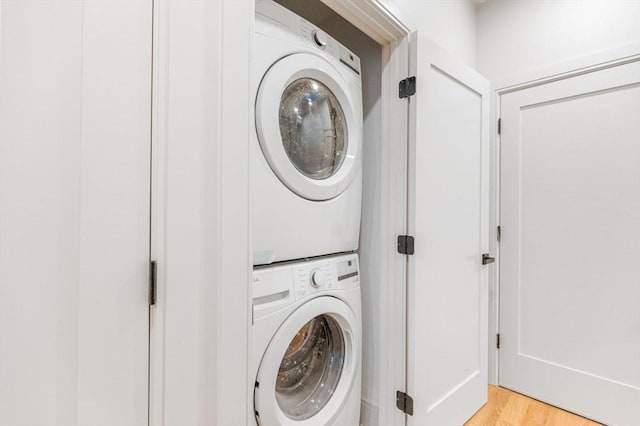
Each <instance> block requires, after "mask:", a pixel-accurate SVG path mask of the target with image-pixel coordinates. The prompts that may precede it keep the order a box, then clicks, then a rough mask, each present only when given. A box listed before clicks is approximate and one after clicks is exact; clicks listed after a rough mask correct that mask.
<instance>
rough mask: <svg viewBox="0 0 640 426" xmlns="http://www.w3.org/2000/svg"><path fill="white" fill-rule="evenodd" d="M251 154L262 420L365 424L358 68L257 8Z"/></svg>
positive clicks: (299, 25)
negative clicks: (362, 413) (362, 407)
mask: <svg viewBox="0 0 640 426" xmlns="http://www.w3.org/2000/svg"><path fill="white" fill-rule="evenodd" d="M253 58H254V63H253V88H254V89H255V93H256V98H255V123H256V133H255V135H254V137H253V139H254V140H253V141H252V144H251V152H252V169H251V173H252V178H251V183H252V188H251V193H252V200H251V201H252V218H251V220H252V246H253V262H254V271H253V284H252V285H253V364H252V365H253V368H254V370H253V374H254V375H255V389H254V413H252V414H253V416H254V417H255V420H256V423H257V424H259V425H269V426H270V425H300V426H302V425H345V426H355V425H357V424H358V422H359V417H360V392H361V390H360V387H361V348H362V315H361V306H360V274H359V269H358V255H357V254H356V253H355V252H354V251H355V250H356V249H357V248H358V240H359V234H360V209H361V198H362V166H361V163H362V159H361V157H362V92H361V78H360V60H359V58H358V57H357V56H356V55H354V54H353V53H352V52H350V51H349V50H347V49H346V48H345V47H344V46H342V45H341V44H339V43H338V42H337V41H336V40H334V39H333V38H331V37H330V36H328V35H327V34H326V33H324V32H323V31H322V30H320V29H319V28H317V27H315V26H314V25H312V24H311V23H309V22H308V21H306V20H304V19H302V18H301V17H299V16H297V15H296V14H294V13H293V12H291V11H289V10H287V9H285V8H284V7H282V6H280V5H279V4H277V3H275V2H273V1H272V0H256V24H255V33H254V55H253Z"/></svg>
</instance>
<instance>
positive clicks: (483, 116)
mask: <svg viewBox="0 0 640 426" xmlns="http://www.w3.org/2000/svg"><path fill="white" fill-rule="evenodd" d="M410 45H411V57H410V58H411V59H410V67H411V69H412V75H415V76H416V77H417V92H416V94H415V96H413V97H411V98H410V101H409V102H410V108H409V109H410V143H409V146H410V154H409V182H410V184H409V232H410V234H412V235H414V236H415V254H414V255H413V256H408V259H409V260H408V268H409V274H408V277H409V278H408V283H409V284H408V294H407V301H408V303H407V309H408V339H407V340H408V357H407V358H408V360H407V361H408V364H407V366H408V370H407V388H408V393H409V395H410V396H411V397H413V410H414V413H413V416H408V417H407V423H408V424H409V425H416V426H418V425H419V426H425V425H438V426H442V425H461V424H463V423H464V422H465V421H466V420H467V419H468V418H470V417H471V416H472V415H473V414H474V413H475V412H476V411H477V410H478V409H479V408H480V407H481V406H482V405H483V404H484V403H485V402H486V398H487V311H488V307H487V306H488V305H487V304H488V295H487V279H488V266H485V265H483V264H482V254H483V253H487V252H488V206H489V202H488V201H489V198H488V197H489V191H488V188H489V186H488V183H489V182H488V170H489V169H488V166H489V162H488V161H489V120H488V118H489V83H488V81H487V80H485V79H484V78H483V77H481V76H480V75H479V74H477V73H476V72H475V71H474V70H472V69H471V68H469V67H467V66H465V65H463V64H461V63H459V62H457V61H455V60H454V59H452V58H451V57H449V56H448V55H447V54H446V52H444V51H443V50H442V49H441V48H439V47H437V46H435V45H434V44H432V43H430V42H429V41H428V40H426V39H424V38H422V37H420V36H418V35H416V34H415V33H414V34H413V35H412V39H411V42H410Z"/></svg>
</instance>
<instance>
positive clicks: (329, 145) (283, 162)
mask: <svg viewBox="0 0 640 426" xmlns="http://www.w3.org/2000/svg"><path fill="white" fill-rule="evenodd" d="M348 93H349V89H348V88H347V84H346V83H345V82H344V79H343V77H342V75H341V74H340V72H339V71H338V70H337V69H335V68H334V67H333V65H331V64H330V63H329V62H328V61H327V60H325V59H323V58H321V57H319V56H316V55H314V54H311V53H296V54H293V55H289V56H285V57H284V58H282V59H280V60H279V61H278V62H276V63H275V64H274V65H273V66H271V68H269V70H268V71H267V73H266V74H265V76H264V77H263V79H262V82H261V83H260V87H259V89H258V96H257V99H256V130H257V132H258V140H259V142H260V147H261V148H262V152H263V154H264V156H265V158H266V159H267V162H268V163H269V166H270V167H271V169H272V170H273V171H274V173H275V174H276V175H277V176H278V178H279V179H280V180H281V181H282V183H284V184H285V185H286V186H287V187H288V188H289V189H290V190H291V191H293V192H295V193H296V194H298V195H299V196H301V197H303V198H306V199H309V200H316V201H321V200H328V199H331V198H334V197H336V196H338V195H340V194H341V193H342V192H343V191H344V190H345V189H347V187H348V186H349V184H350V183H351V181H352V180H353V178H354V177H355V176H356V173H357V172H358V170H359V168H360V159H359V153H360V143H361V119H360V120H358V118H357V117H358V115H357V113H356V110H355V108H354V105H353V103H352V102H351V101H350V99H349V96H347V94H348Z"/></svg>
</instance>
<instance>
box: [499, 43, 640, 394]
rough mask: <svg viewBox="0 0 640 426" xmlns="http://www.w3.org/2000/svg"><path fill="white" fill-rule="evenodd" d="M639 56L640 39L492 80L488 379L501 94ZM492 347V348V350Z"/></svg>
mask: <svg viewBox="0 0 640 426" xmlns="http://www.w3.org/2000/svg"><path fill="white" fill-rule="evenodd" d="M639 60H640V43H632V44H629V45H626V46H621V47H618V48H614V49H607V50H603V51H599V52H595V53H591V54H587V55H583V56H579V57H576V58H573V59H569V60H567V61H563V62H560V63H556V64H552V65H547V66H544V67H539V68H534V69H529V70H526V71H524V72H521V73H517V74H514V75H510V76H507V77H504V78H500V79H496V80H494V81H492V82H491V91H492V92H493V94H492V96H491V140H490V145H491V161H492V163H493V164H491V166H490V167H491V177H490V182H491V195H490V203H491V212H490V217H489V226H490V239H489V241H490V244H491V245H492V246H491V247H490V250H491V252H492V253H495V255H496V263H495V267H494V268H493V269H492V270H491V271H490V274H489V295H490V298H489V348H490V350H489V383H491V384H495V385H498V384H499V383H500V381H499V361H500V358H499V351H498V349H497V348H496V344H495V343H496V342H495V341H494V339H495V336H496V335H497V334H498V333H499V332H500V243H499V242H498V240H497V226H498V225H499V224H500V143H501V140H500V135H499V134H498V126H497V123H498V118H499V117H500V101H501V96H502V95H504V94H507V93H510V92H515V91H518V90H523V89H528V88H530V87H534V86H538V85H542V84H546V83H550V82H553V81H558V80H562V79H566V78H571V77H575V76H578V75H581V74H587V73H590V72H595V71H600V70H603V69H606V68H611V67H614V66H618V65H623V64H626V63H629V62H635V61H639ZM491 349H492V350H491Z"/></svg>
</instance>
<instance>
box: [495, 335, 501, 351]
mask: <svg viewBox="0 0 640 426" xmlns="http://www.w3.org/2000/svg"><path fill="white" fill-rule="evenodd" d="M496 348H497V349H500V333H498V334H496Z"/></svg>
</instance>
